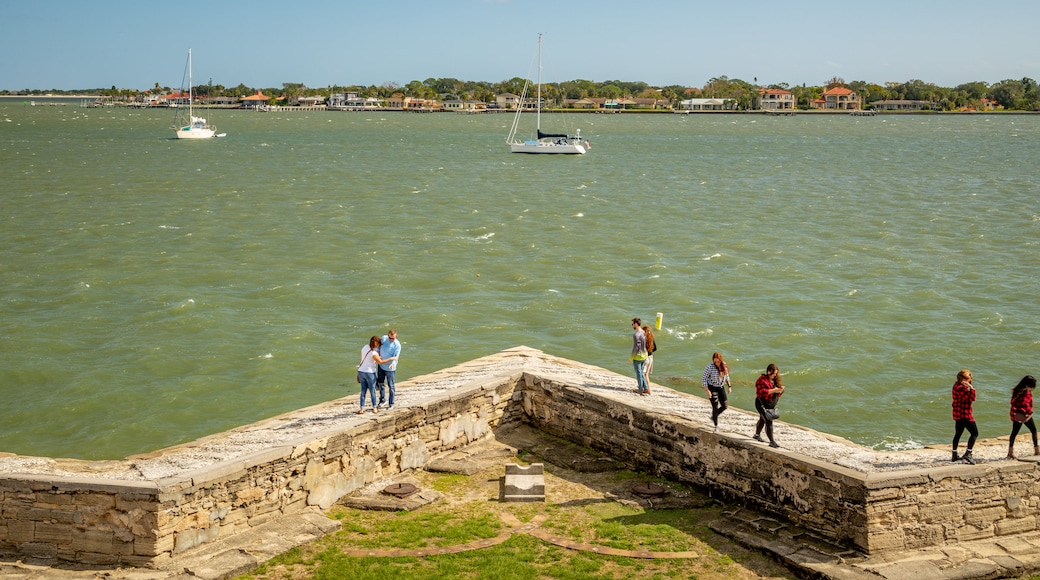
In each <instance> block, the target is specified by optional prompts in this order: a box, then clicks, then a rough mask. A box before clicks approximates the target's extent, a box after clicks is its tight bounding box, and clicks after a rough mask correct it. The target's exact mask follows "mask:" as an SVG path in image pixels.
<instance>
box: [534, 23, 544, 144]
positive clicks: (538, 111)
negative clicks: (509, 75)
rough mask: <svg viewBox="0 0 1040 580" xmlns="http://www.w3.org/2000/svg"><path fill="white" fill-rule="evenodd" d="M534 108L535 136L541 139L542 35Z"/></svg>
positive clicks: (539, 39)
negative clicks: (536, 98) (536, 97)
mask: <svg viewBox="0 0 1040 580" xmlns="http://www.w3.org/2000/svg"><path fill="white" fill-rule="evenodd" d="M534 106H535V111H536V112H535V114H534V115H535V127H537V129H538V133H536V135H537V136H538V137H536V138H541V136H542V135H541V133H542V33H541V32H539V33H538V100H536V101H535V102H534Z"/></svg>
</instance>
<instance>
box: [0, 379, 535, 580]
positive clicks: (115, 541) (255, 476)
mask: <svg viewBox="0 0 1040 580" xmlns="http://www.w3.org/2000/svg"><path fill="white" fill-rule="evenodd" d="M519 377H520V375H519V374H515V375H506V376H501V377H496V378H494V379H491V380H488V379H485V380H482V381H481V382H480V383H479V384H473V385H466V386H462V387H459V388H456V389H454V390H452V391H451V392H450V393H446V394H445V395H444V396H442V397H440V398H438V399H436V400H433V401H430V402H428V403H426V404H422V405H418V406H415V407H412V408H406V409H401V410H399V411H395V412H394V413H383V414H381V415H366V416H365V417H366V419H363V420H362V421H361V423H360V424H359V425H355V426H353V427H351V428H349V429H339V430H329V431H325V432H318V433H312V434H309V435H307V436H305V437H302V438H298V439H295V440H288V441H284V442H280V443H279V444H277V445H275V446H272V447H270V448H268V449H265V450H263V451H260V452H256V453H253V454H249V455H244V456H239V457H236V458H234V459H231V460H228V461H224V462H220V463H216V464H212V465H207V466H205V467H204V468H202V469H199V470H197V471H195V472H188V473H184V474H179V475H177V476H175V477H168V478H163V479H160V480H157V481H121V480H114V479H97V478H90V477H68V476H54V475H22V474H7V475H0V510H2V511H0V554H4V555H13V556H17V557H20V558H38V559H43V560H63V561H71V562H81V563H87V564H103V565H114V564H129V565H134V566H147V567H161V566H162V565H163V564H164V563H166V562H168V561H169V560H170V559H171V558H172V557H173V556H174V555H176V554H178V553H180V552H184V551H185V550H190V549H191V548H194V547H196V546H199V545H201V544H204V543H207V542H211V541H213V540H216V539H218V538H221V537H226V536H230V535H233V534H236V533H238V532H241V531H243V530H245V529H247V528H250V527H253V526H256V525H260V524H262V523H264V522H265V521H268V520H269V519H271V518H276V517H278V516H280V515H282V514H290V513H295V512H299V511H302V510H304V509H307V508H308V506H317V507H319V508H322V509H324V508H328V507H329V506H331V505H332V504H333V503H334V502H335V501H336V500H338V499H339V498H341V497H343V496H344V495H347V494H349V493H351V492H352V491H354V490H356V489H359V488H361V487H363V486H365V485H366V484H368V483H372V482H376V481H380V480H383V479H385V478H387V477H390V476H392V475H394V474H397V473H400V472H402V471H407V470H410V469H416V468H421V467H422V466H423V465H425V463H426V461H427V460H428V459H429V458H430V457H431V456H432V455H435V454H438V453H441V452H444V451H447V450H450V449H455V448H459V447H462V446H465V445H467V444H469V443H472V442H474V441H477V440H479V439H482V438H484V437H487V436H489V435H490V434H491V430H492V428H494V427H495V426H497V425H498V424H500V423H501V422H502V421H503V420H508V419H509V414H508V412H507V407H508V406H509V405H508V403H509V401H510V397H511V395H512V392H513V388H514V386H515V385H516V383H517V382H518V380H519ZM97 463H103V462H97Z"/></svg>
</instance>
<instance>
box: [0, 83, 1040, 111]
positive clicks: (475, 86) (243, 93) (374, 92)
mask: <svg viewBox="0 0 1040 580" xmlns="http://www.w3.org/2000/svg"><path fill="white" fill-rule="evenodd" d="M757 81H758V79H757V78H756V79H755V80H754V82H753V83H749V82H747V81H744V80H741V79H731V78H728V77H725V76H720V77H715V78H712V79H711V80H709V81H708V82H707V83H705V84H704V86H702V87H692V88H691V87H686V86H683V85H669V86H661V87H654V86H650V85H649V84H647V83H645V82H642V81H621V80H607V81H602V82H595V81H590V80H583V79H578V80H572V81H565V82H559V83H543V84H542V97H543V98H544V99H545V100H546V102H548V103H549V104H550V105H553V104H556V105H559V104H562V102H563V101H564V100H566V99H584V98H606V99H617V98H622V97H624V98H654V99H662V100H667V101H669V102H671V103H672V104H673V105H676V104H678V102H679V101H681V100H684V99H689V98H697V97H700V98H705V97H711V98H721V99H733V100H735V101H736V103H737V107H738V108H740V109H750V108H752V104H753V103H754V101H755V99H756V98H757V97H758V92H759V90H760V89H762V88H778V89H784V90H787V91H790V92H791V93H793V94H794V96H795V98H796V99H797V106H798V107H799V108H803V109H808V108H810V107H809V103H810V102H812V101H813V100H814V99H818V98H821V95H822V94H823V92H824V91H826V90H827V89H829V88H832V87H835V86H845V87H847V88H849V89H851V90H853V91H855V92H856V93H858V94H859V95H860V97H861V99H862V102H863V103H864V104H865V105H869V104H870V103H872V102H875V101H881V100H891V99H908V100H915V101H928V102H929V103H932V104H933V108H935V109H941V110H947V111H953V110H959V109H964V108H976V109H982V108H984V107H983V99H988V100H990V101H992V102H994V103H996V104H997V105H999V106H1000V107H1003V108H1004V109H1012V110H1021V111H1040V86H1038V85H1037V82H1036V81H1034V80H1033V79H1031V78H1028V77H1024V78H1022V79H1020V80H1015V79H1007V80H1003V81H1000V82H997V83H993V84H989V83H986V82H984V81H975V82H970V83H964V84H960V85H957V86H956V87H940V86H938V85H935V84H933V83H926V82H924V81H922V80H917V79H914V80H909V81H906V82H903V83H897V82H887V83H885V84H883V85H880V84H877V83H870V82H867V81H851V82H848V83H846V82H845V81H844V80H843V79H841V78H838V77H834V78H832V79H830V80H828V81H827V82H826V83H825V84H823V85H820V86H807V85H805V84H803V85H800V86H798V85H795V86H790V85H788V84H786V83H780V84H773V85H767V86H763V85H759V84H758V82H757ZM525 82H526V81H525V79H523V78H520V77H514V78H512V79H509V80H505V81H501V82H497V83H491V82H486V81H461V80H459V79H454V78H428V79H426V80H424V81H420V80H413V81H411V82H409V83H408V84H405V85H400V84H397V83H393V82H388V83H384V84H382V85H378V86H376V85H370V86H359V85H346V86H340V85H329V86H326V87H307V86H306V85H305V84H303V83H283V84H282V86H281V87H248V86H246V85H244V84H241V83H240V84H239V85H238V86H235V87H225V86H224V85H219V84H213V81H212V80H210V81H209V82H208V83H207V84H201V85H197V86H195V87H193V90H194V92H195V94H196V95H199V96H204V97H231V98H241V97H247V96H250V95H254V94H256V93H257V91H260V92H263V93H264V94H267V95H271V96H284V97H286V98H287V99H288V100H292V99H293V98H297V97H315V96H324V97H328V96H329V95H331V94H334V93H346V92H353V93H357V94H359V95H360V96H363V97H375V98H383V99H385V98H388V97H391V96H394V95H404V96H407V97H413V98H422V99H440V100H472V101H482V102H485V103H490V102H493V101H494V100H495V97H496V96H497V95H499V94H502V93H513V94H520V93H521V91H522V90H523V87H524V83H525ZM173 92H176V91H175V90H174V89H171V88H170V87H165V86H160V84H159V83H155V86H154V87H152V88H151V89H149V90H148V91H139V90H136V89H117V88H116V87H114V86H113V87H111V88H109V89H100V88H98V89H83V90H76V91H66V90H60V89H51V90H47V91H42V90H30V89H27V90H25V91H21V92H12V91H3V93H4V94H6V95H19V96H20V95H27V96H28V95H43V94H55V95H63V94H69V95H76V94H99V95H102V96H106V97H112V98H115V99H122V100H135V99H139V98H141V97H142V96H143V95H145V94H153V95H154V94H170V93H173Z"/></svg>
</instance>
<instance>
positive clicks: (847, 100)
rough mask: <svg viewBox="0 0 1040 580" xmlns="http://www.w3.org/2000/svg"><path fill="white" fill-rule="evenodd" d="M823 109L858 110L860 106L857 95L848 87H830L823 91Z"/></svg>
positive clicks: (860, 102)
mask: <svg viewBox="0 0 1040 580" xmlns="http://www.w3.org/2000/svg"><path fill="white" fill-rule="evenodd" d="M822 96H823V100H824V105H823V108H824V109H839V110H843V111H858V110H859V109H860V108H861V107H862V101H860V98H859V95H858V94H856V92H855V91H853V90H852V89H850V88H848V87H831V88H829V89H827V90H826V91H823V95H822Z"/></svg>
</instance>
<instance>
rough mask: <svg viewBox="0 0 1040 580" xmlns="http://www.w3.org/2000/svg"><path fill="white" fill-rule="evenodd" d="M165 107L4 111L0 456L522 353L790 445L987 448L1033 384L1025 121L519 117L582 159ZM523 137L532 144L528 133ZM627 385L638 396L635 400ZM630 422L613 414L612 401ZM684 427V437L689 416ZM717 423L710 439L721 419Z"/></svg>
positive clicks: (335, 118) (446, 124) (183, 435)
mask: <svg viewBox="0 0 1040 580" xmlns="http://www.w3.org/2000/svg"><path fill="white" fill-rule="evenodd" d="M203 114H204V116H206V117H207V118H209V120H210V121H211V122H213V123H215V124H216V125H217V127H218V132H226V133H227V137H224V138H220V139H213V140H208V141H199V142H189V141H177V140H174V139H171V137H172V135H173V130H172V124H173V116H172V111H169V110H164V109H120V108H101V109H88V108H81V107H78V106H75V105H74V104H70V105H68V106H36V107H33V106H28V105H27V104H25V103H23V100H22V99H17V100H11V99H9V100H0V190H2V193H0V203H2V205H0V451H4V452H11V453H19V454H24V455H45V456H61V457H79V458H87V459H103V458H121V457H124V456H126V455H129V454H133V453H141V452H146V451H150V450H154V449H158V448H161V447H165V446H168V445H172V444H176V443H180V442H184V441H190V440H192V439H196V438H198V437H201V436H204V435H207V434H210V433H215V432H219V431H222V430H225V429H229V428H232V427H235V426H238V425H241V424H245V423H249V422H253V421H257V420H260V419H263V418H265V417H269V416H272V415H275V414H278V413H282V412H286V411H289V410H292V409H296V408H300V407H303V406H307V405H311V404H314V403H318V402H321V401H326V400H330V399H334V398H338V397H342V396H345V395H347V394H356V393H357V390H358V389H357V384H356V383H355V381H354V373H355V367H356V365H357V361H358V358H359V353H360V349H361V348H362V346H363V345H364V344H366V343H367V340H368V338H369V337H370V336H372V335H374V334H379V335H382V334H385V332H386V330H387V329H389V328H391V327H393V328H396V329H397V330H398V333H399V337H400V339H401V340H402V344H403V352H402V358H401V363H400V370H399V371H398V380H406V379H408V378H409V377H412V376H416V375H420V374H424V373H428V372H431V371H434V370H437V369H439V368H443V367H446V366H451V365H455V364H458V363H461V362H464V361H466V360H470V359H473V358H476V357H479V356H483V355H487V354H490V353H493V352H497V351H499V350H502V349H505V348H509V347H512V346H517V345H526V346H530V347H534V348H538V349H541V350H544V351H546V352H547V353H550V354H553V355H559V356H563V357H567V358H572V359H576V360H580V361H583V362H587V363H590V364H595V365H598V366H602V367H605V368H608V369H611V370H614V371H617V372H619V373H622V374H626V375H630V376H631V375H632V368H631V364H630V363H629V362H628V353H629V350H630V348H631V328H630V325H629V320H630V319H631V318H632V317H637V316H638V317H641V318H643V320H644V321H646V323H647V324H652V323H653V319H654V317H655V314H656V313H657V312H662V313H663V314H664V325H663V328H662V330H661V331H659V332H658V333H657V336H658V343H659V349H660V350H659V351H658V352H657V355H656V357H655V358H656V363H655V370H654V375H653V376H652V380H653V381H654V382H656V383H659V384H662V385H666V386H669V387H673V388H676V389H680V390H683V391H687V392H691V393H694V394H701V395H702V394H703V391H702V389H701V387H700V375H701V372H702V371H703V369H704V366H705V365H706V364H708V362H709V361H710V357H711V353H712V352H713V351H720V352H722V353H723V355H724V356H725V357H726V359H727V361H728V362H729V364H730V366H731V367H732V369H733V376H734V378H735V380H736V383H737V384H736V386H735V387H734V392H733V395H732V404H733V405H734V406H736V407H741V408H744V409H753V399H754V388H753V384H754V381H755V379H756V378H757V377H758V375H759V374H760V373H761V372H762V371H763V370H764V368H765V367H766V365H767V364H769V363H776V364H777V365H778V366H779V367H780V369H781V372H782V374H783V377H784V382H785V384H786V385H787V386H788V391H787V393H786V394H785V395H784V397H783V399H782V400H781V407H782V409H783V420H785V421H788V422H791V423H797V424H802V425H806V426H808V427H812V428H814V429H818V430H821V431H826V432H829V433H833V434H836V435H839V436H842V437H846V438H848V439H851V440H853V441H856V442H858V443H861V444H864V445H867V446H870V447H874V448H878V449H900V448H913V447H919V446H922V445H928V444H935V443H946V442H948V441H949V440H950V439H951V437H952V433H953V423H952V419H951V418H950V387H951V385H952V384H953V381H954V378H955V375H956V373H957V371H958V370H960V369H961V368H970V369H971V370H972V371H973V374H974V376H975V383H976V387H977V388H978V390H979V395H978V401H977V402H976V404H975V409H976V419H977V420H978V422H979V427H980V431H981V435H982V436H983V437H995V436H999V435H1006V434H1007V433H1009V431H1010V422H1009V419H1008V399H1009V396H1010V390H1011V387H1012V386H1014V384H1015V383H1016V382H1017V381H1018V379H1019V378H1021V377H1022V376H1023V375H1024V374H1027V373H1028V374H1037V373H1038V372H1040V333H1038V319H1040V307H1038V305H1037V299H1036V294H1037V292H1036V284H1037V280H1040V258H1038V256H1040V244H1038V234H1040V197H1038V196H1040V169H1038V164H1037V162H1036V156H1037V152H1038V151H1040V117H1037V116H1032V115H978V116H972V115H881V116H877V117H852V116H848V115H813V114H800V115H795V116H787V117H771V116H766V115H758V114H735V115H689V116H682V115H668V114H665V115H650V114H625V115H595V114H555V115H543V128H544V129H549V130H552V131H561V132H562V131H564V130H567V131H571V130H573V129H577V128H580V129H581V131H582V136H583V137H587V138H588V139H589V140H590V141H591V144H592V148H591V151H590V152H589V154H587V155H584V156H580V157H570V156H566V157H564V156H524V155H517V154H511V153H509V152H508V146H507V145H506V144H505V142H504V138H505V135H506V133H507V132H508V129H509V124H510V122H511V120H512V119H511V117H510V116H509V115H460V114H447V113H440V114H410V113H392V112H363V113H362V112H356V113H345V112H322V111H309V112H291V113H290V112H274V113H254V112H246V111H229V110H207V111H205V112H204V113H203ZM530 130H531V131H533V128H531V129H530ZM634 386H635V380H634V378H633V387H634ZM633 396H635V395H634V394H633ZM705 419H706V418H705ZM724 422H725V416H723V423H724Z"/></svg>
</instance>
